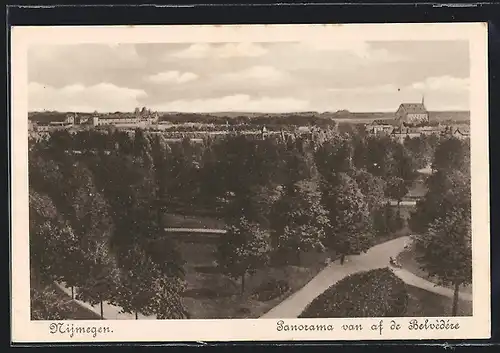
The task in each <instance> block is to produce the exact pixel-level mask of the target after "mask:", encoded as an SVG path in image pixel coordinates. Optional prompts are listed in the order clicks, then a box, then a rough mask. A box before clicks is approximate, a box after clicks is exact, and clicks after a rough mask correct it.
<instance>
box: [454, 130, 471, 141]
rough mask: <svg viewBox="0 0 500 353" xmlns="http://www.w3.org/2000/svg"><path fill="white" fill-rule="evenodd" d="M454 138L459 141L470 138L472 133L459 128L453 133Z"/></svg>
mask: <svg viewBox="0 0 500 353" xmlns="http://www.w3.org/2000/svg"><path fill="white" fill-rule="evenodd" d="M453 136H455V137H456V138H459V139H466V138H469V137H470V131H468V130H466V129H463V128H462V129H459V128H457V129H456V130H455V131H454V132H453Z"/></svg>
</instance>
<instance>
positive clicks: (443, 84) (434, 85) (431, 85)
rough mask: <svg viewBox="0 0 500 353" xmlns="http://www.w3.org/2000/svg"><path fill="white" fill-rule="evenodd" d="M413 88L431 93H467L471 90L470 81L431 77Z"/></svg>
mask: <svg viewBox="0 0 500 353" xmlns="http://www.w3.org/2000/svg"><path fill="white" fill-rule="evenodd" d="M412 87H413V88H414V89H417V90H430V91H452V92H456V91H466V90H468V89H469V79H468V78H458V77H452V76H439V77H429V78H427V79H426V80H424V81H422V82H416V83H414V84H412Z"/></svg>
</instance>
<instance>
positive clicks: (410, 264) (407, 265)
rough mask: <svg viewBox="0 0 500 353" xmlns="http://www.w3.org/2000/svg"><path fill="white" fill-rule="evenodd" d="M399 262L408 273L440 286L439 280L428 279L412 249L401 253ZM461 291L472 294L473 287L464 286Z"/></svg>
mask: <svg viewBox="0 0 500 353" xmlns="http://www.w3.org/2000/svg"><path fill="white" fill-rule="evenodd" d="M397 260H398V261H399V263H400V264H401V266H403V268H404V269H406V270H407V271H410V272H411V273H413V274H414V275H416V276H418V277H421V278H425V279H427V280H428V281H430V282H432V283H435V284H438V283H437V280H436V279H435V278H428V277H427V273H426V272H425V271H424V270H422V269H421V268H420V266H419V264H418V263H417V261H416V260H415V256H414V252H413V250H412V249H411V248H410V249H408V250H404V251H403V252H401V253H400V254H399V255H398V258H397ZM448 288H452V287H451V286H449V287H448ZM460 291H462V292H464V293H470V294H472V286H470V285H468V286H462V287H461V288H460Z"/></svg>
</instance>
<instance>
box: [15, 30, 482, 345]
mask: <svg viewBox="0 0 500 353" xmlns="http://www.w3.org/2000/svg"><path fill="white" fill-rule="evenodd" d="M329 36H331V37H329ZM311 38H313V40H325V38H336V40H340V39H339V38H341V40H342V41H344V40H346V41H349V40H360V39H361V40H364V41H368V40H405V41H407V40H426V41H428V40H460V39H461V40H468V41H469V43H470V49H471V50H470V53H471V57H470V63H471V80H470V81H471V95H470V99H471V102H470V107H471V109H470V110H471V164H472V166H471V179H472V186H471V187H472V222H473V224H472V229H473V240H472V242H473V316H472V317H456V318H427V319H428V320H429V323H435V322H436V320H444V321H438V326H439V327H438V328H437V329H427V330H410V329H409V326H411V321H412V320H414V319H417V320H418V321H419V323H424V321H425V318H395V319H394V321H395V322H396V324H399V325H400V328H399V329H397V330H396V329H393V330H391V321H392V319H391V318H363V319H284V320H283V323H282V326H281V328H282V330H280V325H279V321H280V320H277V319H241V320H235V319H231V320H155V321H150V320H138V321H136V320H120V321H110V320H106V321H61V322H60V323H56V322H46V321H30V291H29V286H30V284H29V277H30V276H29V237H28V175H27V174H28V173H27V171H28V170H27V169H28V168H27V165H28V161H27V156H28V136H27V134H28V123H27V122H28V120H27V113H28V111H27V98H28V97H27V87H28V85H27V84H28V77H27V72H28V70H27V49H28V48H29V47H30V46H32V45H36V44H70V43H71V44H77V43H141V42H143V43H145V42H148V43H154V42H157V43H160V42H162V43H165V42H177V43H186V42H231V41H233V42H250V41H252V42H275V41H303V40H311ZM11 39H12V41H11V73H12V76H11V84H12V86H11V107H12V116H11V153H12V154H11V166H12V174H11V180H12V184H11V185H12V189H11V190H12V193H11V209H12V214H11V219H12V237H11V254H12V255H11V267H12V274H11V276H12V277H11V291H12V292H11V297H12V307H11V319H12V341H13V342H16V343H22V342H98V341H108V342H118V341H138V342H148V341H155V342H158V341H162V342H175V341H177V342H179V341H289V340H318V341H321V340H395V339H404V340H408V339H465V338H469V339H472V338H489V337H490V326H491V325H490V242H489V236H490V230H489V159H488V108H487V107H488V86H487V82H488V75H487V58H488V56H487V25H486V24H485V23H447V24H445V23H441V24H360V25H354V24H352V25H233V26H94V27H84V26H79V27H76V26H75V27H62V26H57V27H13V28H12V32H11ZM344 324H347V325H350V324H362V325H363V330H362V331H357V330H354V331H345V330H343V329H342V325H344ZM450 324H451V325H456V324H458V326H459V327H458V328H456V329H454V328H450ZM284 325H292V326H288V328H295V329H297V330H285V329H284V328H285V326H284ZM293 325H295V326H293ZM308 325H313V326H314V327H318V326H316V325H320V326H319V327H320V328H323V326H322V325H324V326H325V327H326V328H327V329H326V330H320V331H318V330H305V329H304V328H305V326H307V327H309V328H311V326H308ZM328 325H333V331H330V330H328V328H329V327H328ZM377 325H378V326H377ZM392 325H393V326H394V324H392ZM443 325H444V326H443ZM381 326H382V331H380V327H381ZM77 327H84V328H86V330H84V331H85V332H83V333H82V332H80V330H76V331H75V328H77ZM99 327H100V328H101V329H99ZM106 327H108V329H106ZM301 327H302V330H299V329H300V328H301ZM440 327H442V328H444V329H441V328H440ZM446 327H447V328H448V329H446ZM394 328H395V326H394ZM52 331H54V332H52ZM72 333H73V334H72Z"/></svg>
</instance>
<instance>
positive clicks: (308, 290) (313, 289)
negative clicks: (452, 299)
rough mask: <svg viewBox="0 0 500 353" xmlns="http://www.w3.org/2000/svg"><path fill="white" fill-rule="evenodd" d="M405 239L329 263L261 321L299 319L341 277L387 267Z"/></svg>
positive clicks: (409, 277)
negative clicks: (340, 261) (307, 307)
mask: <svg viewBox="0 0 500 353" xmlns="http://www.w3.org/2000/svg"><path fill="white" fill-rule="evenodd" d="M408 240H409V237H400V238H397V239H394V240H390V241H388V242H385V243H382V244H379V245H376V246H374V247H373V248H371V249H370V250H368V251H367V252H366V253H365V254H361V255H356V256H351V257H350V258H349V259H348V262H347V263H344V265H340V263H339V262H338V261H337V262H335V263H332V264H330V265H329V266H327V267H326V268H325V269H324V270H322V271H321V272H320V273H319V274H318V275H317V276H316V277H314V278H313V279H312V280H311V281H310V282H309V283H307V284H306V285H305V286H304V287H303V288H302V289H300V290H299V291H297V292H295V293H294V294H292V295H291V296H290V297H288V298H287V299H285V300H284V301H283V302H281V303H280V304H278V305H277V306H275V307H274V308H273V309H271V310H270V311H268V312H267V313H266V314H264V315H263V316H261V318H263V319H269V318H296V317H298V316H299V315H300V314H301V313H302V311H304V309H305V308H306V306H307V305H308V304H309V303H311V302H312V301H313V300H314V299H315V298H316V297H318V296H319V295H320V294H322V293H323V292H324V291H325V290H327V289H328V288H329V287H330V286H332V285H333V284H335V283H337V282H338V281H340V280H341V279H343V278H344V277H346V276H349V275H351V274H354V273H356V272H361V271H369V270H373V269H376V268H383V267H386V266H387V265H388V259H389V257H390V256H393V257H396V256H397V255H398V254H399V253H400V252H401V251H403V249H404V246H405V244H406V243H407V242H408ZM393 272H394V274H395V275H397V276H398V277H399V278H401V279H402V280H403V281H404V282H405V283H407V284H409V285H412V286H415V287H418V288H422V289H425V290H427V291H429V292H433V293H437V294H441V295H444V296H450V295H451V296H453V291H452V290H451V289H448V288H443V287H439V286H436V285H435V284H434V283H432V282H429V281H427V280H425V279H423V278H420V277H417V276H415V275H413V274H412V273H410V272H408V271H406V270H403V269H393ZM460 298H462V299H464V300H472V296H471V295H470V294H467V293H460Z"/></svg>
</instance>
